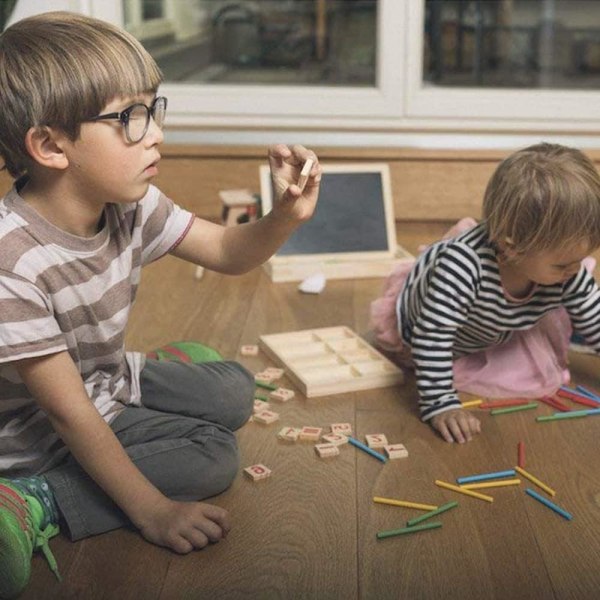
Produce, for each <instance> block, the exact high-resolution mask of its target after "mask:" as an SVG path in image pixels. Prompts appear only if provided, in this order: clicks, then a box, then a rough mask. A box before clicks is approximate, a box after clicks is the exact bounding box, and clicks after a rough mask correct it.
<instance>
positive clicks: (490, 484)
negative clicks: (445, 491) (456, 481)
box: [460, 479, 521, 490]
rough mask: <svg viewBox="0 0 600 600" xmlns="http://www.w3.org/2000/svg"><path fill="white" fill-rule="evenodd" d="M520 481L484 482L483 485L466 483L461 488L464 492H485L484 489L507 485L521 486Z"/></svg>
mask: <svg viewBox="0 0 600 600" xmlns="http://www.w3.org/2000/svg"><path fill="white" fill-rule="evenodd" d="M520 483H521V480H520V479H504V480H503V481H483V482H482V483H465V484H464V485H461V486H460V487H461V488H462V489H463V490H483V489H484V488H493V487H504V486H507V485H519V484H520Z"/></svg>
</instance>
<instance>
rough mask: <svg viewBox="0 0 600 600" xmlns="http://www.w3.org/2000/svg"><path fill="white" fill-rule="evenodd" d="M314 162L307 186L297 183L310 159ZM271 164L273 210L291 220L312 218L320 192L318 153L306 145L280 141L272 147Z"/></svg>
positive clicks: (270, 153) (300, 220) (270, 151)
mask: <svg viewBox="0 0 600 600" xmlns="http://www.w3.org/2000/svg"><path fill="white" fill-rule="evenodd" d="M309 158H310V159H312V160H313V161H314V162H313V166H312V169H311V171H310V175H309V177H308V181H307V182H306V185H305V186H304V190H301V189H300V188H299V187H298V185H297V184H298V179H299V177H300V172H301V171H302V167H303V166H304V163H305V162H306V161H307V159H309ZM269 165H270V167H271V179H272V180H273V191H274V198H273V214H274V215H277V216H278V217H283V218H285V219H288V220H291V221H298V222H304V221H307V220H308V219H310V217H311V216H312V214H313V212H314V210H315V206H316V204H317V198H318V196H319V183H320V181H321V166H320V165H319V161H318V159H317V156H316V155H315V153H314V152H312V151H311V150H307V149H306V148H305V147H304V146H298V145H297V146H292V147H291V148H290V147H288V146H285V145H284V144H277V145H275V146H271V147H270V148H269Z"/></svg>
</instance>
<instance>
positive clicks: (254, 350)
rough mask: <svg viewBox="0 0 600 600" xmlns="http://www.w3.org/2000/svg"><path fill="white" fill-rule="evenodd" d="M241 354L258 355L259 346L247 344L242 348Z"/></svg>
mask: <svg viewBox="0 0 600 600" xmlns="http://www.w3.org/2000/svg"><path fill="white" fill-rule="evenodd" d="M240 354H241V355H242V356H258V346H256V345H253V344H246V345H245V346H242V347H241V348H240Z"/></svg>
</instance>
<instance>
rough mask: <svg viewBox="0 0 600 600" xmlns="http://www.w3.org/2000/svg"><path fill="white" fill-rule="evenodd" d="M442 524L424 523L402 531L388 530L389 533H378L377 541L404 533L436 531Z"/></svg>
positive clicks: (436, 522) (437, 522)
mask: <svg viewBox="0 0 600 600" xmlns="http://www.w3.org/2000/svg"><path fill="white" fill-rule="evenodd" d="M441 526H442V524H441V523H440V522H439V521H435V522H434V523H425V524H424V525H416V526H415V527H404V528H402V529H390V530H389V531H380V532H379V533H378V534H377V539H378V540H382V539H384V538H388V537H392V536H395V535H404V534H406V533H416V532H417V531H424V530H425V529H437V528H438V527H441Z"/></svg>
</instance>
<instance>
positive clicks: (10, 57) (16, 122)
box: [0, 12, 162, 177]
mask: <svg viewBox="0 0 600 600" xmlns="http://www.w3.org/2000/svg"><path fill="white" fill-rule="evenodd" d="M161 80H162V75H161V72H160V70H159V68H158V66H157V65H156V63H155V62H154V60H153V59H152V57H151V56H150V55H149V54H148V52H147V51H146V50H145V49H144V47H143V46H142V45H141V44H140V42H138V41H137V40H136V39H135V38H134V37H133V36H132V35H130V34H129V33H127V32H125V31H123V30H122V29H119V28H118V27H115V26H114V25H111V24H110V23H107V22H106V21H101V20H99V19H93V18H91V17H86V16H83V15H80V14H76V13H69V12H50V13H43V14H41V15H37V16H34V17H30V18H28V19H23V20H22V21H19V22H17V23H15V24H14V25H12V26H11V27H9V28H8V29H6V31H4V33H2V35H0V132H1V133H0V156H2V158H3V160H4V163H5V168H6V169H7V170H8V172H9V173H10V174H11V175H12V176H13V177H19V176H20V175H22V174H23V173H25V172H26V170H27V165H28V164H30V161H31V158H30V156H29V154H28V152H27V149H26V147H25V135H26V133H27V131H28V130H29V129H30V128H31V127H39V126H49V127H55V128H57V129H60V130H62V131H63V132H64V133H66V134H67V135H68V136H69V137H70V138H71V139H72V140H76V139H77V138H78V136H79V132H80V127H81V123H82V122H84V121H85V120H87V119H90V118H91V117H94V116H96V115H98V114H100V111H101V110H102V109H103V108H104V107H105V106H106V105H107V104H108V103H109V102H111V101H112V100H113V99H115V98H117V97H129V96H137V95H139V94H145V93H154V92H155V91H156V90H157V88H158V86H159V84H160V82H161Z"/></svg>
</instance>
